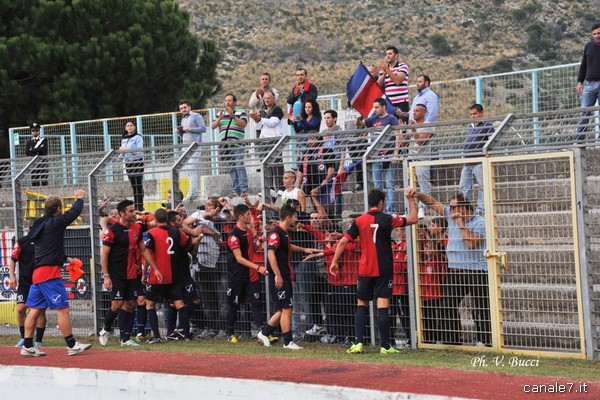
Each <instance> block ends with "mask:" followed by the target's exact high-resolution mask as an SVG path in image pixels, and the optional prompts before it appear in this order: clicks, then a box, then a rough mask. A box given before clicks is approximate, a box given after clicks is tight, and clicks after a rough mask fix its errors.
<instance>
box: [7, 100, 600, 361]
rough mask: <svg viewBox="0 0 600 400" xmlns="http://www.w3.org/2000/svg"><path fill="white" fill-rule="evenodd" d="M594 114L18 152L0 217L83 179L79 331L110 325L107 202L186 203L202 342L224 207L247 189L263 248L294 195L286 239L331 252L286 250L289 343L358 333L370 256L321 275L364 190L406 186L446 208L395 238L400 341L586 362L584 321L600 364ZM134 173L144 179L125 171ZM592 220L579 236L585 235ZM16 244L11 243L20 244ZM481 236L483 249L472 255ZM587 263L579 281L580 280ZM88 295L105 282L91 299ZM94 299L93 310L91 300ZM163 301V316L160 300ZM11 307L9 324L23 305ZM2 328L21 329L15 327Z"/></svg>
mask: <svg viewBox="0 0 600 400" xmlns="http://www.w3.org/2000/svg"><path fill="white" fill-rule="evenodd" d="M597 111H598V108H590V109H586V110H581V109H573V110H565V111H562V112H558V111H557V112H544V113H534V114H516V115H512V114H511V115H508V116H506V117H503V118H489V119H488V118H484V119H481V120H465V119H461V120H457V121H448V122H439V123H436V124H429V125H427V124H412V125H408V126H403V125H401V126H391V127H378V128H369V129H360V130H357V129H354V130H344V131H335V132H320V133H314V134H304V135H294V136H285V137H283V138H269V139H247V140H241V141H237V142H235V143H231V142H215V141H207V142H205V143H201V144H192V145H178V146H163V147H151V146H148V147H145V148H144V149H140V150H139V151H137V150H136V151H125V150H123V151H114V150H112V151H110V152H109V153H104V152H103V153H87V154H80V155H77V154H76V155H72V156H48V157H38V158H32V159H15V160H10V161H9V163H7V164H6V165H7V167H6V168H5V171H11V176H14V177H15V178H16V179H15V182H14V183H15V189H16V190H15V191H14V200H13V201H14V206H13V205H12V204H8V205H7V207H6V208H7V209H10V210H11V211H12V210H13V209H14V210H15V213H14V214H12V215H11V218H12V219H11V218H7V221H8V222H7V223H5V226H8V227H9V229H8V231H11V232H12V231H16V232H19V233H18V235H19V236H20V235H22V233H24V231H25V229H24V227H25V224H26V222H27V221H30V220H32V219H33V218H35V217H36V216H38V215H39V213H40V209H41V204H42V203H43V200H44V198H45V196H47V195H50V194H55V195H59V196H62V197H63V202H64V203H65V204H66V205H67V206H68V203H69V198H68V196H70V195H72V192H73V190H74V189H75V188H76V187H79V186H85V185H88V181H89V186H88V188H89V190H88V191H89V193H88V194H89V198H90V199H92V202H93V204H89V205H88V206H87V207H86V210H85V212H84V213H83V215H82V220H81V223H82V224H83V225H82V228H81V229H71V230H69V235H70V236H69V237H68V238H67V241H66V247H67V251H68V252H71V253H73V254H75V253H76V254H77V255H79V257H82V258H85V257H89V255H88V253H86V252H85V251H84V248H85V247H86V246H89V247H90V248H93V251H90V252H89V254H91V255H92V258H93V260H94V264H93V265H89V266H88V265H86V261H85V260H83V259H82V261H84V270H85V271H86V274H85V275H84V278H85V279H84V280H83V281H82V282H77V283H76V284H73V289H70V293H71V294H72V295H73V297H74V299H73V303H72V306H73V309H74V311H76V310H79V309H81V310H84V311H83V312H82V313H84V312H87V315H86V317H87V318H88V319H90V315H92V313H91V308H92V305H91V304H94V305H95V308H94V310H95V311H96V313H97V318H96V319H95V320H94V321H92V320H90V321H87V320H84V319H83V317H81V316H79V314H77V312H75V313H74V315H75V321H76V322H75V326H76V329H77V330H76V334H79V335H81V334H87V333H89V332H90V331H94V329H98V328H100V326H99V324H101V323H102V322H103V317H104V312H105V311H106V309H107V307H108V304H109V298H108V296H109V294H108V293H107V292H105V291H103V290H102V279H100V278H101V277H100V270H101V269H100V260H101V257H100V254H101V248H102V247H101V242H100V225H99V213H98V206H99V203H98V201H99V200H100V201H104V200H107V198H109V197H110V198H112V201H109V202H108V203H107V204H106V210H107V212H110V208H111V207H114V206H115V205H116V203H117V202H118V200H122V199H125V198H130V199H132V200H134V201H135V202H136V206H137V207H138V208H140V209H141V208H142V207H143V208H144V209H146V210H148V211H153V210H155V209H157V208H160V207H163V203H164V204H165V206H164V207H167V206H168V207H171V208H176V207H177V206H178V205H179V203H182V205H183V208H184V210H182V208H181V207H179V210H181V211H185V212H186V213H187V217H190V219H188V220H187V222H185V223H184V227H187V229H189V230H188V232H189V233H190V235H194V234H197V232H199V231H203V232H206V233H207V235H206V236H207V241H204V242H203V241H201V242H200V243H201V245H200V252H199V255H198V256H197V257H196V259H194V260H192V262H191V267H192V272H193V273H194V278H195V283H196V284H197V285H198V286H199V295H198V296H197V297H198V298H197V299H196V300H197V304H196V303H194V304H195V305H194V306H193V310H192V316H193V317H192V324H193V326H194V328H195V329H197V330H196V335H198V336H199V337H213V336H217V335H227V333H228V332H227V331H228V330H230V329H229V328H230V327H228V324H227V318H226V316H227V310H228V302H227V289H228V288H230V287H229V286H230V285H229V283H230V282H229V281H228V278H227V255H228V250H227V245H226V243H227V235H228V234H229V232H231V230H232V228H233V225H234V220H232V218H233V217H232V212H231V210H232V209H233V208H234V207H235V205H236V204H239V203H242V202H244V201H245V200H244V198H243V197H241V196H240V195H241V194H242V193H243V192H245V193H243V194H244V195H246V194H247V195H248V196H247V199H248V202H249V203H250V204H249V205H250V209H251V210H252V213H253V218H254V221H255V223H254V224H252V227H253V228H254V231H255V232H254V237H255V238H262V239H263V240H264V235H265V233H266V232H268V231H269V229H270V228H272V227H273V226H274V223H276V217H277V210H278V209H279V208H280V207H281V206H282V204H283V203H287V202H288V200H290V201H291V202H292V203H294V204H297V205H298V207H299V208H300V210H301V212H300V220H301V222H302V224H301V225H300V228H299V229H297V230H294V231H292V232H290V237H291V238H292V243H294V244H298V245H301V246H302V247H313V248H318V249H320V250H323V254H322V255H319V256H317V257H314V258H310V259H308V260H305V258H306V255H304V254H301V253H298V254H295V255H294V256H293V257H292V260H291V263H292V267H293V270H294V273H295V275H296V278H297V281H296V282H295V283H294V286H293V289H294V310H295V313H294V318H293V323H292V329H293V332H294V334H295V339H303V340H305V341H309V340H320V341H322V342H324V343H348V342H349V341H351V340H352V339H353V335H354V329H353V325H354V313H355V311H356V292H357V287H356V274H357V265H358V264H357V262H358V259H359V258H360V255H361V254H362V253H363V251H362V250H360V249H358V248H356V247H354V248H347V249H346V252H345V253H344V255H343V257H342V259H341V265H342V268H341V273H340V274H339V275H338V276H337V277H336V276H333V275H332V274H329V273H328V271H327V267H328V266H329V265H330V264H331V259H332V257H333V252H334V251H335V250H334V249H335V246H336V243H337V241H338V240H339V238H340V235H341V234H342V233H343V232H345V231H346V230H347V229H348V226H349V224H350V222H351V221H352V219H353V218H355V217H357V216H358V215H360V214H362V213H364V212H365V210H366V208H367V198H366V193H367V192H368V190H369V189H371V188H374V187H377V188H381V189H382V190H383V191H384V192H385V193H386V196H387V198H386V206H387V207H386V210H387V211H388V212H395V213H398V214H403V213H405V212H406V211H407V209H406V200H405V198H404V193H403V188H405V187H408V186H413V187H416V188H418V189H419V190H420V192H421V193H428V194H429V195H431V196H432V197H433V198H434V199H435V200H437V201H439V205H440V206H439V207H438V206H437V205H436V204H432V203H431V202H430V201H429V200H427V199H425V198H423V199H420V200H421V204H420V208H421V209H422V211H421V213H422V214H423V215H422V216H423V218H422V219H420V220H419V223H418V224H417V225H416V226H415V227H414V228H409V229H398V230H396V231H395V232H394V234H393V241H392V243H391V246H392V254H393V258H394V262H393V267H394V277H393V283H392V286H393V296H392V302H391V304H392V307H391V308H390V315H391V317H392V318H391V323H392V328H391V332H390V337H391V338H392V339H394V340H393V343H395V344H397V345H399V346H405V345H406V344H409V345H410V346H413V347H416V346H419V347H431V348H439V347H440V346H448V345H453V346H460V347H467V348H472V347H471V346H478V345H479V346H485V347H487V346H491V347H493V348H494V349H497V350H501V349H507V350H509V351H514V350H518V351H532V352H536V353H539V354H558V353H561V354H567V355H575V356H580V355H581V354H582V352H583V351H584V348H583V347H582V343H583V342H582V337H583V334H584V331H585V334H586V343H589V346H588V348H587V349H586V350H587V354H588V357H592V356H596V357H597V354H598V345H597V343H598V336H599V335H598V326H599V324H598V322H597V320H598V318H597V305H596V300H597V299H596V297H597V296H595V293H596V292H597V290H596V286H597V277H596V275H597V274H595V272H594V271H595V270H596V268H595V260H596V258H597V257H595V256H594V254H595V247H594V246H595V241H596V239H595V237H596V236H597V235H596V234H595V230H594V229H595V228H594V227H595V225H594V224H595V222H594V215H595V214H594V213H595V211H594V210H595V208H594V207H595V206H594V204H595V203H594V202H593V198H594V197H593V196H594V193H595V192H594V190H595V189H594V188H595V186H596V185H595V175H594V174H595V172H594V170H595V165H596V163H595V158H594V157H593V156H594V154H595V153H594V150H593V146H594V145H595V142H596V133H595V132H596V130H597V124H596V120H595V118H593V117H590V118H588V121H586V122H582V119H584V117H585V116H586V114H583V113H592V114H593V113H595V112H597ZM174 123H175V124H177V120H175V121H174ZM207 123H208V121H207ZM119 125H121V123H119V124H117V125H115V126H117V127H118V126H119ZM582 127H585V128H586V129H585V130H583V129H580V128H582ZM138 129H139V124H138ZM582 136H583V137H582ZM144 144H145V145H146V144H147V143H144ZM569 146H573V148H574V151H575V153H577V152H578V149H579V148H585V149H586V150H585V151H584V152H582V153H581V156H580V158H581V161H580V162H579V164H577V163H576V164H574V165H573V164H572V162H571V161H570V160H571V151H565V152H561V153H559V154H554V153H551V152H552V151H555V150H557V149H560V150H564V149H566V148H568V147H569ZM135 153H141V158H140V159H139V160H134V159H132V158H129V157H130V156H132V155H133V154H135ZM523 154H524V156H519V155H523ZM136 161H143V164H142V165H143V167H141V166H140V165H138V164H136V165H131V164H132V163H133V164H135V162H136ZM128 164H130V165H128ZM424 167H428V168H424ZM140 169H142V172H141V174H140V173H139V170H140ZM242 169H243V170H244V171H243V172H242V171H241V170H242ZM583 172H585V174H584V173H583ZM361 173H362V174H361ZM136 176H139V177H140V178H141V179H139V180H136V179H131V178H133V177H136ZM578 176H580V177H581V178H582V179H584V182H585V185H583V184H581V185H580V186H581V190H580V191H581V194H579V192H576V191H575V189H574V187H575V186H577V185H574V184H573V180H574V179H575V178H577V177H578ZM284 178H285V179H284ZM294 179H296V183H297V184H298V186H300V187H299V188H298V190H297V188H296V184H295V183H294ZM575 180H576V179H575ZM5 182H7V180H5ZM35 182H38V184H39V186H34V184H35ZM42 182H45V184H43V183H42ZM139 182H141V188H142V189H143V191H142V192H141V193H140V192H139V190H138V189H139V188H140V183H139ZM26 188H27V189H28V190H25V189H26ZM196 189H197V193H195V192H196ZM0 190H5V191H7V193H8V191H9V189H0ZM169 190H171V193H172V195H171V196H170V198H169V195H170V193H169ZM300 190H301V191H302V192H300ZM300 193H303V196H302V195H300ZM457 193H458V194H460V193H462V195H463V196H464V197H465V199H462V198H461V197H460V196H457ZM140 194H141V195H143V197H140ZM213 196H214V197H213ZM211 197H212V198H211ZM209 198H210V199H209ZM425 200H427V201H425ZM467 200H468V201H469V204H470V205H469V204H467V203H466V201H467ZM86 201H87V199H86ZM582 201H583V206H582V208H581V210H582V211H578V213H577V217H575V214H574V213H575V209H576V205H577V204H579V202H582ZM168 203H170V204H168ZM13 207H14V208H13ZM199 207H200V208H202V209H198V208H199ZM213 210H217V211H213ZM196 212H197V213H196ZM454 214H457V215H456V216H454ZM461 216H463V217H464V219H465V220H467V221H462V222H464V224H465V226H466V228H467V230H468V231H469V232H472V233H474V234H475V235H474V236H472V237H470V238H468V240H466V241H465V238H463V237H462V233H461V229H462V228H461V221H460V220H459V219H458V218H459V217H461ZM468 217H472V218H468ZM475 217H477V218H475ZM144 218H146V217H144ZM472 219H474V221H472ZM469 221H471V222H469ZM90 223H91V226H92V227H93V229H92V230H91V232H92V233H91V234H90V233H89V232H90V230H89V228H87V227H88V226H90ZM471 224H473V225H471ZM582 225H583V226H584V227H585V229H584V233H581V232H580V233H579V234H578V235H576V234H575V232H577V230H578V229H579V227H581V226H582ZM532 227H535V229H532ZM580 231H581V229H580ZM11 232H9V233H11ZM86 232H87V237H86ZM444 232H445V233H444ZM9 236H10V234H9V235H8V236H7V237H6V241H11V237H9ZM209 238H212V242H211V243H209V242H208V240H209ZM3 240H4V239H3ZM203 240H204V239H203ZM578 241H579V243H581V244H580V247H579V248H578V247H577V246H578ZM471 243H473V244H474V246H475V247H473V248H470V247H468V246H470V245H471ZM256 245H257V246H258V247H257V251H256V252H255V258H254V259H253V262H255V263H261V262H264V257H265V250H264V243H258V242H257V243H256ZM260 245H262V248H261V247H260ZM7 246H8V245H7ZM7 246H5V247H7ZM10 246H12V243H11V244H10ZM482 246H483V247H482ZM582 249H583V250H582ZM4 255H6V253H4ZM582 257H583V258H582ZM580 258H582V260H583V261H582V263H581V271H582V274H581V275H578V269H579V265H580V263H579V259H580ZM88 262H89V261H88ZM86 268H89V269H86ZM88 271H93V272H95V273H94V274H92V275H90V273H89V272H88ZM88 278H89V279H88ZM260 282H261V283H260V288H261V289H260V292H261V294H260V299H261V303H260V304H261V312H262V317H261V319H262V321H263V322H264V318H265V316H267V315H268V314H270V313H271V311H272V307H271V306H270V302H271V300H273V299H272V298H271V294H270V293H269V285H268V284H267V282H268V279H267V280H265V279H264V278H263V280H262V281H260ZM580 282H583V284H580ZM98 283H99V284H98ZM92 287H94V288H95V290H94V291H91V292H90V291H89V288H92ZM78 289H82V290H81V292H82V293H83V294H81V293H79V290H78ZM80 296H88V297H90V298H91V299H92V300H88V297H84V298H81V297H80ZM79 302H81V303H79ZM86 302H88V303H89V304H90V307H89V308H90V309H87V308H85V307H86V306H85V304H88V303H86ZM5 303H7V304H12V307H14V303H12V302H5ZM588 306H589V307H588ZM6 307H9V308H10V307H11V306H6ZM240 309H241V310H242V311H241V312H240V314H239V318H238V322H237V323H236V324H235V326H234V332H235V333H236V334H241V335H242V337H250V336H251V335H252V334H254V333H255V331H256V329H257V325H258V323H255V321H256V320H255V318H253V316H252V312H251V311H252V307H246V306H242V307H240ZM162 310H164V314H165V315H166V314H167V313H168V312H167V311H168V308H167V307H166V306H165V307H164V308H163V309H162ZM370 311H371V312H370V315H371V318H370V319H369V320H368V324H367V326H368V327H367V330H366V334H365V340H367V341H371V342H376V341H377V340H378V335H379V333H378V332H377V329H376V327H377V325H378V322H377V319H376V318H374V317H375V316H376V315H377V313H376V310H375V306H372V309H371V310H370ZM161 312H162V311H161ZM7 315H8V316H9V318H12V317H11V315H14V311H13V310H9V313H8V314H7ZM78 318H81V320H80V322H81V323H80V322H77V321H78ZM161 321H162V319H161ZM11 322H14V321H12V320H11ZM78 324H79V325H78ZM162 326H163V322H161V327H162ZM6 329H8V330H7V331H6V333H11V332H14V333H16V327H15V326H14V325H11V326H10V327H9V328H6ZM163 332H164V330H163ZM49 333H50V334H57V333H58V332H57V331H52V330H50V331H49ZM590 349H591V350H590Z"/></svg>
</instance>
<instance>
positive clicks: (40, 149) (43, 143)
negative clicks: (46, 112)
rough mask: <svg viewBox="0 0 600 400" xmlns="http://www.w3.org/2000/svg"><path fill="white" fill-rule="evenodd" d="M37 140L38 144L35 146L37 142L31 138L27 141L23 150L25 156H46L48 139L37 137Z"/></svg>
mask: <svg viewBox="0 0 600 400" xmlns="http://www.w3.org/2000/svg"><path fill="white" fill-rule="evenodd" d="M38 138H39V139H38V140H39V141H40V144H39V145H37V146H36V144H37V143H38V140H36V139H35V138H33V137H31V138H30V139H29V140H28V141H27V149H26V150H25V154H26V155H28V156H30V157H33V156H47V155H48V139H46V138H45V137H42V136H38Z"/></svg>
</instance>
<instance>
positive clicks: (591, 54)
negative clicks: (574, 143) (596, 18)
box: [577, 23, 600, 141]
mask: <svg viewBox="0 0 600 400" xmlns="http://www.w3.org/2000/svg"><path fill="white" fill-rule="evenodd" d="M592 37H593V40H590V41H589V42H587V44H586V45H585V47H584V48H583V57H582V59H581V64H580V65H579V74H578V75H577V93H578V94H579V95H580V96H581V107H592V106H593V105H594V104H596V103H597V102H600V23H596V24H594V25H592ZM584 81H585V86H584V85H583V82H584ZM588 115H589V114H588V113H585V112H584V113H581V116H582V117H587V116H588ZM588 122H589V119H588V118H585V119H583V120H581V121H580V122H579V124H580V125H587V124H588ZM586 130H587V127H585V126H582V127H580V128H578V129H577V132H578V133H583V134H580V135H578V136H577V140H578V141H581V140H584V139H585V131H586Z"/></svg>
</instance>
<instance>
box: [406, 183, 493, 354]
mask: <svg viewBox="0 0 600 400" xmlns="http://www.w3.org/2000/svg"><path fill="white" fill-rule="evenodd" d="M408 195H409V196H413V197H415V198H417V199H418V200H419V201H422V202H423V203H425V204H426V205H427V207H429V208H430V209H431V210H433V211H434V212H435V213H437V214H439V215H441V216H443V217H444V218H446V220H447V221H448V245H447V247H446V255H447V257H448V277H447V278H446V282H445V283H444V312H445V315H443V317H442V324H443V326H444V327H445V329H444V339H443V340H444V343H446V344H462V343H463V340H462V339H461V318H460V314H459V312H458V308H459V306H460V303H461V302H462V301H463V299H464V298H465V297H466V296H467V295H470V297H471V302H472V312H473V320H474V321H475V334H476V337H477V339H476V343H475V346H477V347H484V346H490V345H491V343H492V341H491V332H492V326H491V317H490V296H489V284H488V267H487V260H486V258H485V248H486V242H485V220H484V219H483V218H482V217H481V216H479V215H475V214H474V213H473V206H472V205H471V203H469V200H468V199H467V198H466V197H465V196H464V195H463V194H462V193H456V194H455V195H454V196H452V198H451V199H450V204H449V205H447V206H444V205H442V204H441V203H440V202H439V201H437V200H436V199H434V198H433V197H431V196H429V195H426V194H424V193H420V192H418V191H417V190H416V189H412V191H411V192H410V193H409V194H408Z"/></svg>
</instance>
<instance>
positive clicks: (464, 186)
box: [458, 164, 484, 213]
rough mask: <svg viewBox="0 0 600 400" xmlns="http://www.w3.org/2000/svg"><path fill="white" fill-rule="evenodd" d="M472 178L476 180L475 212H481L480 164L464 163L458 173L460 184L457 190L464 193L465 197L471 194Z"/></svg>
mask: <svg viewBox="0 0 600 400" xmlns="http://www.w3.org/2000/svg"><path fill="white" fill-rule="evenodd" d="M473 178H475V181H477V187H478V190H477V209H476V210H475V212H476V213H477V212H478V211H479V213H481V212H482V211H483V209H484V205H483V170H482V166H481V164H471V165H468V164H465V165H464V166H463V169H462V172H461V173H460V184H459V186H458V190H459V191H460V192H461V193H462V194H464V195H465V197H466V198H469V197H470V196H471V191H472V189H473Z"/></svg>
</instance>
